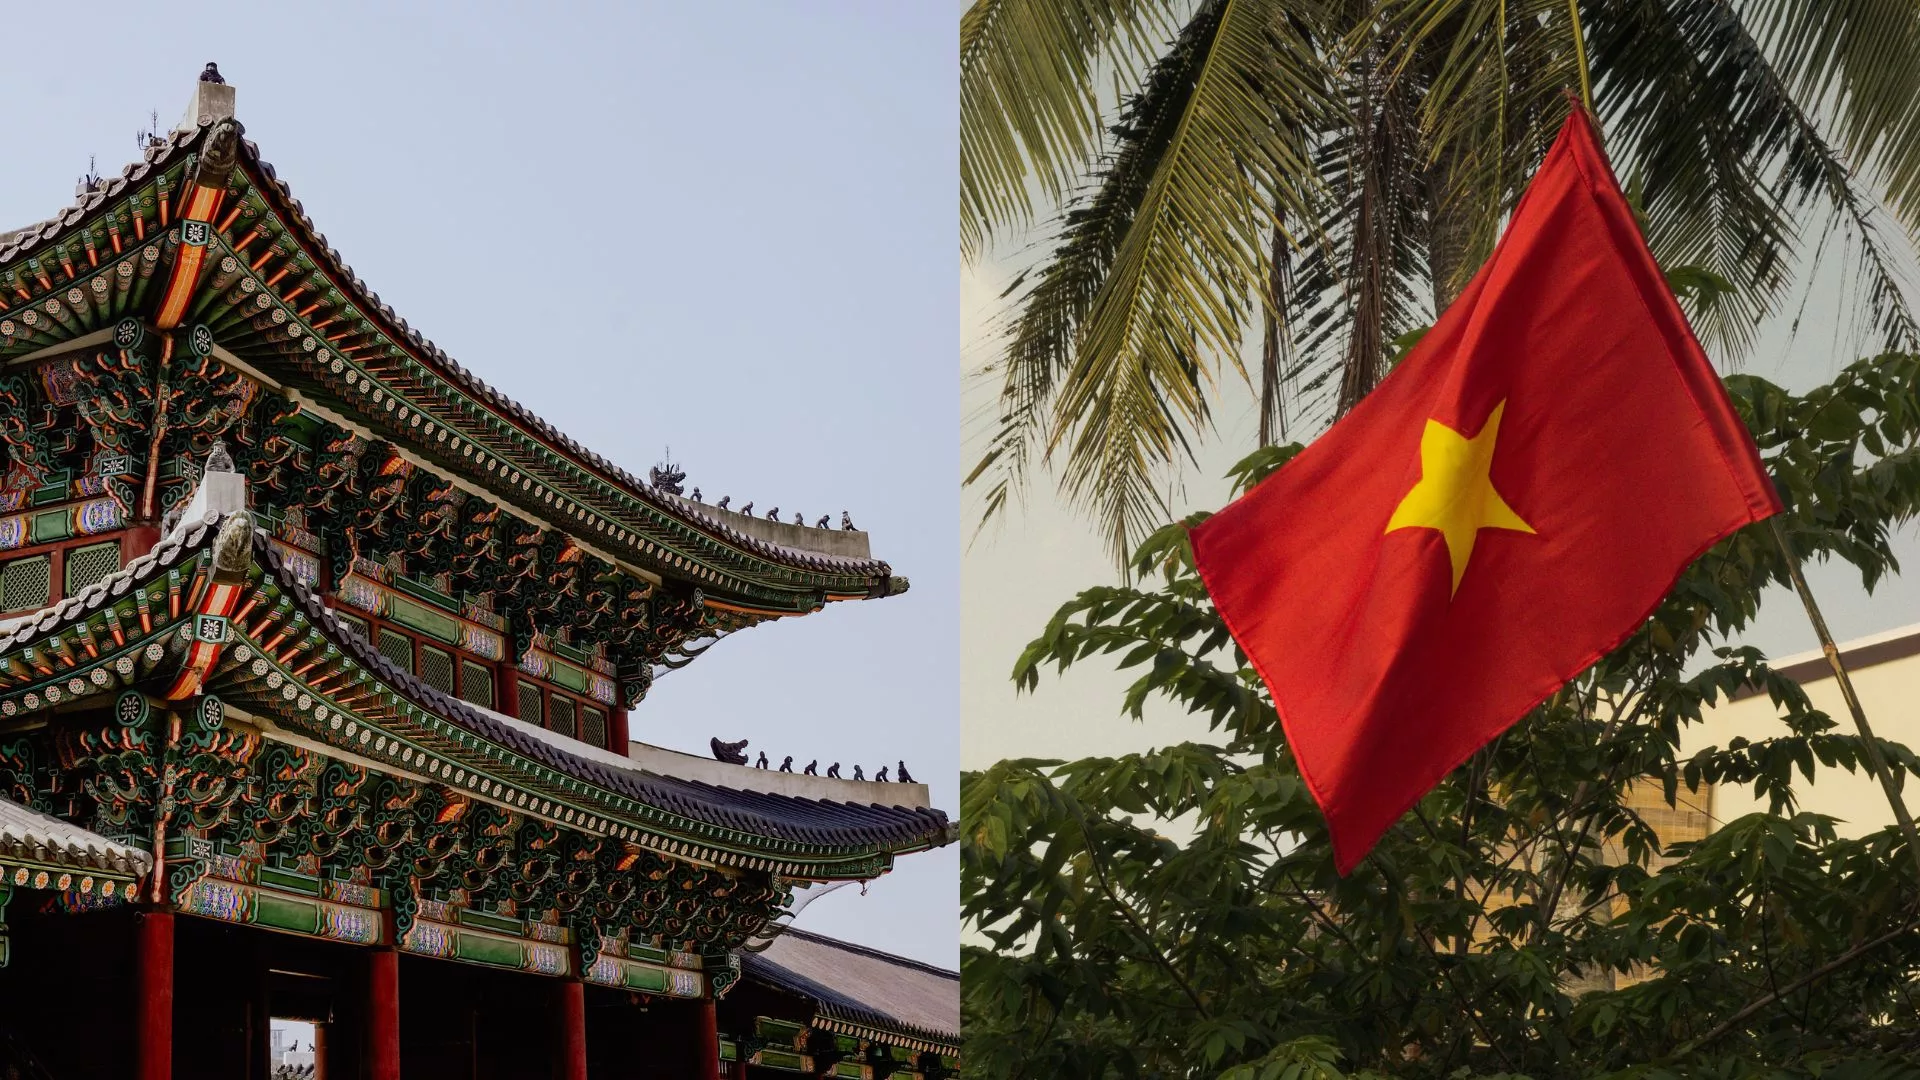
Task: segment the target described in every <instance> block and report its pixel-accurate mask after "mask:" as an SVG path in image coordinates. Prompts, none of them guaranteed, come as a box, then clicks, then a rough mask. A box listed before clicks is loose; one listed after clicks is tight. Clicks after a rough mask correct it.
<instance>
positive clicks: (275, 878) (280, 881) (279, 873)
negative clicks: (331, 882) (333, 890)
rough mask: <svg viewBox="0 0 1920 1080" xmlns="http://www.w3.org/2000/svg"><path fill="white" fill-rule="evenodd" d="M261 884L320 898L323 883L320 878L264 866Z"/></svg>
mask: <svg viewBox="0 0 1920 1080" xmlns="http://www.w3.org/2000/svg"><path fill="white" fill-rule="evenodd" d="M260 884H262V885H271V886H273V887H274V888H276V889H286V890H288V891H290V892H297V893H303V894H305V895H307V896H319V895H320V893H321V881H320V879H319V878H317V877H309V876H307V875H306V874H296V873H294V872H293V871H291V870H283V869H281V868H280V867H277V866H272V865H267V866H262V867H261V868H260Z"/></svg>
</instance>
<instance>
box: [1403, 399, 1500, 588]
mask: <svg viewBox="0 0 1920 1080" xmlns="http://www.w3.org/2000/svg"><path fill="white" fill-rule="evenodd" d="M1506 407H1507V403H1506V402H1505V401H1502V402H1500V404H1498V405H1495V406H1494V407H1493V412H1492V413H1491V414H1490V415H1489V416H1488V417H1487V422H1486V423H1485V424H1483V425H1481V428H1480V432H1479V434H1477V435H1475V436H1473V437H1472V438H1468V437H1466V436H1465V435H1462V434H1460V433H1459V432H1457V431H1455V430H1453V429H1452V428H1450V427H1448V426H1447V425H1445V424H1443V423H1441V422H1440V421H1438V420H1433V419H1429V420H1428V421H1427V427H1426V430H1425V431H1423V432H1421V434H1420V479H1419V481H1418V482H1417V483H1415V484H1414V485H1413V490H1411V491H1409V492H1407V494H1406V497H1405V498H1403V499H1401V500H1400V505H1399V506H1397V507H1395V508H1394V511H1393V517H1392V518H1391V519H1390V520H1389V521H1388V522H1387V532H1389V533H1391V532H1394V531H1396V530H1399V529H1438V530H1440V535H1441V536H1442V537H1444V538H1445V539H1446V541H1447V557H1448V558H1449V559H1450V560H1452V562H1453V589H1452V590H1451V591H1450V592H1449V593H1448V594H1447V595H1448V596H1452V595H1453V593H1457V592H1459V591H1460V578H1461V577H1462V575H1464V574H1465V573H1466V572H1467V560H1469V559H1471V558H1473V542H1474V540H1475V539H1476V538H1478V537H1479V535H1480V530H1481V529H1512V530H1513V531H1515V532H1523V533H1531V532H1533V526H1531V525H1529V524H1527V523H1526V522H1525V521H1523V520H1521V518H1520V515H1519V514H1516V513H1514V510H1513V507H1511V506H1508V505H1507V500H1505V499H1503V498H1501V497H1500V493H1499V492H1498V491H1495V490H1494V489H1493V480H1492V478H1491V477H1489V476H1488V475H1487V474H1488V471H1489V470H1490V469H1491V468H1492V467H1493V444H1494V442H1495V440H1497V439H1498V438H1499V437H1500V413H1501V411H1502V410H1504V409H1505V408H1506Z"/></svg>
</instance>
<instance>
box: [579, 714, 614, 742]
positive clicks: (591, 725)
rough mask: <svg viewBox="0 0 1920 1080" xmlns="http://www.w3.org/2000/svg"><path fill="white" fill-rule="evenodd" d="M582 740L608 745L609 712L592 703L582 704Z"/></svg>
mask: <svg viewBox="0 0 1920 1080" xmlns="http://www.w3.org/2000/svg"><path fill="white" fill-rule="evenodd" d="M580 741H581V742H584V743H592V744H593V745H594V746H605V745H607V714H606V713H604V712H601V711H600V710H599V709H596V708H594V707H592V706H591V705H582V706H580Z"/></svg>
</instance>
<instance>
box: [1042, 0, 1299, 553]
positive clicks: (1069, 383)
mask: <svg viewBox="0 0 1920 1080" xmlns="http://www.w3.org/2000/svg"><path fill="white" fill-rule="evenodd" d="M1305 15H1306V6H1305V5H1302V4H1299V3H1292V4H1283V3H1281V2H1279V0H1222V2H1221V4H1220V15H1219V26H1218V28H1217V29H1216V30H1215V32H1214V34H1213V37H1212V40H1211V42H1210V44H1209V47H1208V48H1207V49H1206V52H1205V56H1204V59H1203V60H1202V61H1201V64H1200V66H1199V68H1198V70H1197V71H1196V73H1195V78H1194V83H1193V89H1192V92H1191V95H1190V97H1189V99H1188V101H1187V103H1186V107H1185V109H1184V110H1182V113H1181V115H1180V117H1179V121H1178V124H1177V125H1176V126H1175V128H1174V130H1173V131H1172V132H1171V134H1170V136H1169V138H1168V142H1167V146H1166V149H1165V152H1164V153H1163V154H1161V155H1160V159H1159V161H1158V163H1157V166H1156V168H1155V170H1154V173H1153V176H1152V178H1151V179H1150V180H1149V182H1148V184H1147V186H1146V189H1145V190H1144V192H1143V193H1142V195H1141V198H1140V204H1139V209H1138V211H1137V212H1136V213H1135V215H1134V220H1133V222H1132V224H1131V226H1130V227H1129V228H1128V229H1127V231H1126V235H1125V236H1124V237H1123V238H1122V239H1121V242H1120V244H1119V247H1118V248H1117V249H1116V250H1115V252H1114V256H1113V262H1112V265H1111V267H1110V268H1109V269H1108V272H1107V274H1106V276H1105V278H1104V280H1102V282H1101V284H1100V289H1099V291H1098V293H1097V294H1096V295H1095V296H1094V298H1093V302H1092V305H1091V307H1090V308H1089V310H1088V312H1087V314H1086V318H1085V320H1084V322H1083V326H1082V332H1081V336H1080V338H1079V341H1078V342H1077V344H1076V348H1075V351H1074V358H1073V365H1072V367H1071V368H1070V369H1069V370H1068V371H1067V373H1066V377H1065V378H1064V379H1063V380H1062V382H1061V385H1060V389H1059V397H1058V400H1057V402H1056V406H1055V410H1054V415H1055V417H1056V421H1055V423H1054V425H1053V429H1052V431H1051V433H1050V436H1049V441H1048V447H1049V451H1050V452H1051V451H1054V450H1059V449H1064V450H1065V451H1066V453H1065V460H1064V462H1063V464H1062V468H1061V486H1062V490H1063V491H1064V493H1065V494H1066V495H1067V496H1068V498H1069V499H1070V500H1072V501H1074V502H1076V503H1079V504H1080V505H1082V506H1083V507H1085V508H1087V509H1089V510H1091V511H1092V512H1093V513H1094V514H1095V516H1096V518H1097V519H1098V520H1099V522H1100V526H1101V531H1102V533H1103V534H1104V536H1105V538H1106V541H1107V544H1108V546H1109V548H1110V550H1111V552H1112V554H1113V555H1114V557H1115V560H1116V561H1117V562H1121V563H1122V565H1124V560H1125V558H1126V555H1127V552H1128V551H1129V550H1130V549H1131V547H1132V544H1133V542H1134V541H1136V540H1137V539H1138V538H1139V537H1141V536H1145V535H1146V534H1147V532H1149V531H1151V530H1152V529H1153V528H1154V527H1156V525H1157V524H1158V522H1159V521H1161V520H1163V519H1164V517H1165V515H1166V505H1165V500H1164V499H1163V498H1162V497H1161V496H1160V494H1159V493H1158V492H1157V491H1156V489H1155V487H1154V483H1155V480H1156V478H1157V477H1158V476H1159V475H1160V470H1161V469H1162V467H1164V466H1166V465H1168V464H1171V463H1173V462H1175V461H1177V460H1178V459H1179V457H1180V456H1181V454H1182V453H1183V452H1184V440H1185V438H1186V436H1187V433H1189V432H1194V431H1200V430H1204V429H1205V428H1206V427H1207V425H1208V423H1209V411H1208V395H1209V392H1210V386H1209V384H1210V381H1211V379H1212V377H1213V374H1214V372H1215V371H1216V369H1217V368H1218V367H1219V366H1220V365H1221V364H1223V363H1224V364H1227V365H1230V366H1232V367H1233V368H1234V369H1235V370H1236V371H1238V373H1239V374H1240V375H1241V377H1242V378H1243V379H1246V378H1248V376H1247V372H1246V370H1245V368H1244V365H1242V363H1241V361H1240V346H1241V342H1242V335H1243V332H1244V329H1245V326H1246V323H1247V321H1248V320H1249V318H1250V317H1251V316H1252V314H1253V311H1254V309H1255V308H1257V307H1258V306H1259V305H1260V301H1259V299H1258V292H1257V291H1256V288H1255V287H1254V286H1255V283H1257V282H1259V281H1261V280H1262V278H1263V277H1264V275H1265V271H1266V269H1267V263H1268V259H1267V245H1268V242H1269V238H1270V233H1271V230H1272V229H1273V228H1275V227H1277V226H1280V225H1281V224H1282V222H1283V221H1286V220H1294V221H1311V220H1314V218H1313V216H1312V215H1311V214H1310V212H1309V211H1310V210H1311V209H1312V208H1313V207H1314V205H1315V204H1316V202H1317V200H1318V191H1317V176H1316V173H1315V170H1314V167H1313V162H1312V160H1311V158H1310V155H1309V151H1308V147H1307V146H1306V144H1305V132H1306V131H1307V130H1309V129H1310V128H1312V127H1314V126H1316V125H1317V124H1318V122H1319V116H1320V114H1321V113H1322V112H1324V111H1325V109H1326V108H1328V107H1329V104H1330V103H1329V102H1328V100H1327V97H1326V89H1325V85H1324V80H1323V76H1322V73H1323V69H1322V66H1321V64H1320V63H1319V60H1318V57H1317V54H1316V51H1315V46H1314V42H1313V40H1312V38H1311V30H1310V27H1311V26H1312V25H1313V24H1312V22H1311V21H1310V20H1309V19H1308V18H1306V17H1304V16H1305ZM1289 242H1290V243H1297V242H1298V240H1297V238H1294V237H1289Z"/></svg>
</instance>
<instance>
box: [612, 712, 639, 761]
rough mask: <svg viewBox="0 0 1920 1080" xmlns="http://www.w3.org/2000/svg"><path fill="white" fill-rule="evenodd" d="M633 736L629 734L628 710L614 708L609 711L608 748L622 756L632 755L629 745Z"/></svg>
mask: <svg viewBox="0 0 1920 1080" xmlns="http://www.w3.org/2000/svg"><path fill="white" fill-rule="evenodd" d="M631 741H632V740H631V737H630V736H629V735H628V734H627V710H625V709H614V710H611V711H610V712H608V713H607V749H609V750H611V751H613V752H614V753H616V754H619V755H620V756H621V757H632V756H633V751H632V749H631V747H630V746H629V744H630V742H631Z"/></svg>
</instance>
